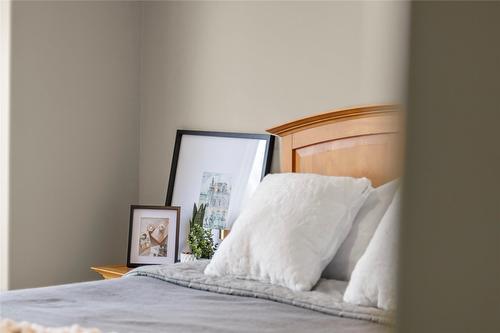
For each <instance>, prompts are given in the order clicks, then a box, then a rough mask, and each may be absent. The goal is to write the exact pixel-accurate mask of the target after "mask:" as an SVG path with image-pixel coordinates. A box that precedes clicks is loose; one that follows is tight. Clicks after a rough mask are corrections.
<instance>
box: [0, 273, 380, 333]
mask: <svg viewBox="0 0 500 333" xmlns="http://www.w3.org/2000/svg"><path fill="white" fill-rule="evenodd" d="M177 268H178V269H180V271H182V270H184V274H183V278H182V279H177V278H176V277H175V276H176V274H178V273H180V271H176V270H172V269H167V270H166V271H167V272H169V273H165V268H163V271H162V269H161V268H160V267H157V268H154V269H153V268H142V269H139V270H137V271H135V272H134V273H132V274H131V275H130V276H126V277H124V278H121V279H115V280H106V281H95V282H86V283H76V284H68V285H62V286H54V287H47V288H37V289H26V290H18V291H10V292H5V293H3V294H1V296H0V306H1V309H0V316H1V317H3V318H10V319H13V320H17V321H21V320H27V321H30V322H33V323H38V324H41V325H45V326H65V325H72V324H75V323H77V324H79V325H81V326H85V327H97V328H100V329H101V330H103V331H105V332H106V331H115V332H123V333H124V332H346V333H347V332H359V333H363V332H370V333H377V332H386V331H387V330H388V326H384V325H381V324H377V323H374V322H373V321H374V320H375V321H383V320H382V319H383V318H384V317H383V316H381V313H378V312H377V311H375V310H374V309H373V310H374V311H375V312H371V311H372V310H369V311H368V312H367V311H364V310H362V313H361V314H362V316H364V315H366V313H370V317H369V318H368V319H369V320H359V319H352V318H343V317H341V316H348V317H353V316H357V314H356V312H357V311H356V310H355V311H354V314H353V313H352V311H353V308H348V310H349V311H347V312H342V311H340V312H338V313H337V315H332V314H326V313H323V312H327V313H328V312H329V311H330V310H331V309H330V310H329V309H326V310H325V311H322V312H319V311H321V309H320V308H318V309H315V310H316V311H314V310H311V309H307V308H305V307H310V306H309V305H308V301H309V300H308V299H307V297H306V298H304V297H305V296H302V298H301V300H300V301H299V302H298V303H297V304H294V305H292V304H293V302H289V301H287V296H285V297H284V298H283V296H284V295H283V294H280V293H281V291H276V290H274V288H270V289H269V287H265V288H263V289H261V290H254V291H253V294H252V293H251V292H249V291H245V287H243V288H236V287H235V286H236V285H234V286H231V285H227V281H223V282H222V283H225V284H226V286H225V287H220V288H218V290H216V289H217V288H216V286H215V285H214V282H213V281H212V282H210V281H208V282H209V283H208V285H210V284H211V285H212V287H207V286H208V285H207V284H205V282H206V281H202V280H203V278H202V277H201V276H198V280H196V277H195V276H197V273H196V272H197V271H200V269H202V266H198V267H196V266H191V267H188V266H182V265H179V266H176V269H177ZM188 271H190V273H189V272H188ZM172 272H173V273H172ZM186 272H188V273H186ZM155 274H156V276H155V278H152V277H148V276H141V275H149V276H154V275H155ZM200 279H201V280H200ZM165 281H170V282H165ZM237 283H241V282H237ZM186 286H187V287H189V288H186ZM239 287H242V285H239ZM318 287H321V284H320V285H319V286H318ZM330 287H332V285H331V283H330V284H327V285H326V287H325V286H323V287H321V288H326V289H325V293H330V294H332V293H333V294H335V293H337V291H336V289H337V288H339V287H342V285H341V284H339V283H334V284H333V289H332V288H330ZM343 287H345V286H343ZM195 288H197V289H195ZM266 288H267V290H268V291H269V292H270V294H269V293H267V292H266V291H265V290H266ZM200 289H205V290H200ZM211 289H213V290H212V291H207V290H211ZM252 289H255V286H252ZM327 289H330V290H327ZM332 290H333V291H332ZM213 291H215V292H213ZM316 293H322V291H321V290H319V291H318V290H317V291H316ZM237 295H243V296H237ZM273 295H274V296H273ZM247 296H251V297H247ZM280 298H282V299H280ZM280 302H284V303H280ZM286 303H288V304H286ZM332 304H337V303H335V302H334V303H332ZM320 305H321V304H320ZM323 305H324V304H323ZM338 306H339V305H338V304H337V305H334V307H337V308H338ZM310 308H314V307H310ZM318 310H319V311H318ZM338 310H339V309H338ZM340 310H341V309H340ZM335 311H337V310H335ZM363 311H364V312H363ZM363 313H364V314H363Z"/></svg>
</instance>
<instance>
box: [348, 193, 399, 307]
mask: <svg viewBox="0 0 500 333" xmlns="http://www.w3.org/2000/svg"><path fill="white" fill-rule="evenodd" d="M400 196H401V195H400V191H398V192H397V193H396V195H395V196H394V199H393V200H392V202H391V205H390V206H389V208H388V209H387V212H386V213H385V215H384V217H383V218H382V221H380V224H379V226H378V227H377V230H376V231H375V234H374V235H373V238H372V240H371V241H370V244H368V247H367V248H366V252H365V253H364V254H363V256H362V257H361V259H359V261H358V263H357V264H356V267H355V268H354V271H353V272H352V276H351V281H350V282H349V284H348V285H347V289H346V291H345V294H344V301H346V302H348V303H353V304H356V305H364V306H376V307H379V308H382V309H385V310H394V309H395V308H396V268H397V266H396V265H397V259H398V258H397V254H398V236H399V210H400V201H401V200H400Z"/></svg>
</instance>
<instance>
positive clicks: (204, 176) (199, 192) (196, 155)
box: [166, 130, 274, 249]
mask: <svg viewBox="0 0 500 333" xmlns="http://www.w3.org/2000/svg"><path fill="white" fill-rule="evenodd" d="M273 146H274V137H273V136H271V135H267V134H245V133H227V132H206V131H187V130H178V131H177V136H176V139H175V147H174V154H173V158H172V166H171V170H170V179H169V183H168V189H167V198H166V205H167V206H170V205H175V206H180V207H181V208H182V210H181V217H180V235H181V238H180V239H181V240H180V247H181V249H183V248H184V246H185V239H186V237H187V233H188V230H189V219H190V218H191V216H190V215H189V213H190V212H191V209H192V207H193V204H194V203H196V204H197V205H198V206H199V205H200V204H205V206H206V210H205V216H204V219H203V226H204V227H205V228H209V229H218V230H225V229H230V228H231V225H232V223H233V222H234V220H235V219H236V218H237V217H238V215H239V213H240V211H241V209H242V207H243V206H244V204H245V202H246V201H247V200H248V198H249V197H250V196H251V195H252V193H253V192H254V191H255V189H256V187H257V185H258V184H259V183H260V181H261V180H262V178H263V177H264V176H265V175H266V174H267V173H269V171H270V168H271V160H272V153H273Z"/></svg>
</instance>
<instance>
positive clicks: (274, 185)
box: [205, 173, 371, 290]
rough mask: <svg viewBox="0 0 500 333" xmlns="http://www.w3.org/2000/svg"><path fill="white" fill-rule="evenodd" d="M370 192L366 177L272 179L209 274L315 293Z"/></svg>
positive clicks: (210, 266)
mask: <svg viewBox="0 0 500 333" xmlns="http://www.w3.org/2000/svg"><path fill="white" fill-rule="evenodd" d="M370 189H371V184H370V181H369V180H368V179H366V178H360V179H355V178H350V177H328V176H320V175H315V174H300V173H298V174H294V173H285V174H273V175H268V176H267V177H266V178H264V180H263V181H262V182H261V183H260V185H259V186H258V188H257V190H256V191H255V193H254V195H253V196H252V198H251V199H250V200H249V202H248V203H247V204H246V206H245V208H244V209H243V212H242V213H241V215H240V216H239V217H238V219H237V220H236V221H235V223H234V225H233V228H232V230H231V233H230V234H229V235H228V237H227V238H226V239H225V240H224V241H223V242H222V244H221V245H220V247H219V249H218V250H217V252H216V253H215V255H214V257H213V259H212V261H211V262H210V263H209V264H208V266H207V267H206V269H205V274H208V275H214V276H223V275H232V276H234V277H238V278H244V279H253V280H260V281H266V282H269V283H272V284H278V285H282V286H285V287H288V288H290V289H293V290H311V288H312V287H313V286H314V285H315V284H316V282H317V281H318V280H319V278H320V276H321V272H322V271H323V269H324V268H325V266H326V265H327V264H328V263H329V262H330V261H331V260H332V258H333V256H334V255H335V252H336V251H337V249H338V248H339V247H340V245H341V244H342V241H343V240H344V239H345V237H346V236H347V234H348V232H349V230H350V228H351V225H352V221H353V219H354V216H356V213H357V212H358V210H359V208H360V207H361V205H362V204H363V202H364V201H365V200H366V197H367V196H368V194H369V192H370Z"/></svg>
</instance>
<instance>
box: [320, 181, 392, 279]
mask: <svg viewBox="0 0 500 333" xmlns="http://www.w3.org/2000/svg"><path fill="white" fill-rule="evenodd" d="M398 186H399V179H396V180H393V181H391V182H389V183H386V184H384V185H382V186H379V187H377V188H375V189H374V190H372V191H371V192H370V195H368V198H367V199H366V201H365V203H364V204H363V206H362V207H361V209H360V210H359V212H358V214H357V215H356V218H355V219H354V222H353V223H352V228H351V231H350V232H349V234H348V235H347V238H346V239H345V240H344V242H343V243H342V245H341V246H340V248H339V250H338V251H337V254H335V257H333V260H332V261H331V262H330V263H329V264H328V266H326V268H325V270H324V271H323V274H322V276H323V277H324V278H326V279H335V280H344V281H349V279H350V278H351V274H352V271H353V269H354V266H356V263H357V262H358V260H359V258H361V256H362V255H363V253H364V252H365V250H366V247H367V246H368V244H369V243H370V240H371V239H372V237H373V234H374V233H375V230H376V229H377V226H378V224H379V223H380V220H381V219H382V217H383V216H384V213H385V211H386V210H387V208H388V207H389V205H390V203H391V201H392V198H393V197H394V193H395V192H396V190H397V189H398Z"/></svg>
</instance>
